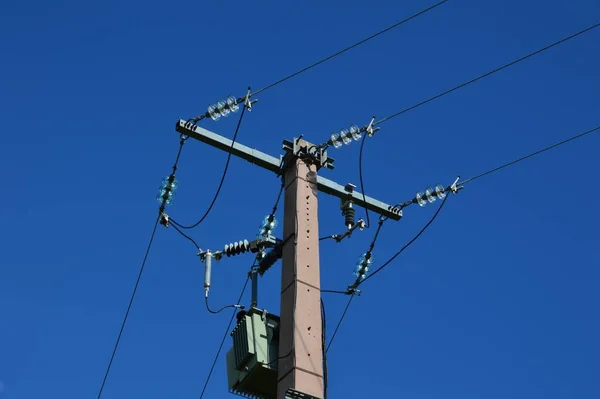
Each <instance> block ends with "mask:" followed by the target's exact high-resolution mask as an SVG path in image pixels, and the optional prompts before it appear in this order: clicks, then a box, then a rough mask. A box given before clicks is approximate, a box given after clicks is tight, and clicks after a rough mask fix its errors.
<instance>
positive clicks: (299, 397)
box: [285, 388, 321, 399]
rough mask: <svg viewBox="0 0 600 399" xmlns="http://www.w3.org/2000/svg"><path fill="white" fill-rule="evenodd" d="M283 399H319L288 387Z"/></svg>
mask: <svg viewBox="0 0 600 399" xmlns="http://www.w3.org/2000/svg"><path fill="white" fill-rule="evenodd" d="M285 399H321V398H318V397H316V396H312V395H309V394H307V393H303V392H300V391H296V390H295V389H292V388H290V389H288V390H287V391H286V392H285Z"/></svg>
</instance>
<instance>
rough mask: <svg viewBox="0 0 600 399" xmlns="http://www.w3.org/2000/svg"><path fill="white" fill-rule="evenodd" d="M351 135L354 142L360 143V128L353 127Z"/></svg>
mask: <svg viewBox="0 0 600 399" xmlns="http://www.w3.org/2000/svg"><path fill="white" fill-rule="evenodd" d="M350 135H351V136H352V138H353V139H354V140H356V141H358V140H360V138H361V136H362V132H361V131H360V128H359V127H358V126H356V125H352V126H350Z"/></svg>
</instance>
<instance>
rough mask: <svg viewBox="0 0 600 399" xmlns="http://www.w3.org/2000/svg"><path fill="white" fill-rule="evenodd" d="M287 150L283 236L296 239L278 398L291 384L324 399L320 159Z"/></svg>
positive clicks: (287, 265)
mask: <svg viewBox="0 0 600 399" xmlns="http://www.w3.org/2000/svg"><path fill="white" fill-rule="evenodd" d="M296 144H297V145H298V146H299V147H300V148H308V147H309V146H310V145H311V144H309V143H307V142H305V141H303V140H301V141H298V142H297V143H296ZM287 155H288V160H287V161H286V162H285V166H286V169H285V171H284V176H285V179H284V181H285V187H286V189H285V205H284V225H283V236H284V237H294V239H293V240H288V241H287V244H286V246H285V247H284V248H283V258H282V270H281V315H280V317H281V327H280V336H279V357H280V359H281V360H279V365H278V369H277V370H278V378H277V398H278V399H284V398H285V393H286V392H287V390H288V389H290V388H293V389H295V390H298V391H300V392H302V393H304V394H308V395H311V396H314V397H316V398H323V396H324V395H323V391H324V381H323V353H322V342H323V340H322V335H321V334H322V328H321V327H322V326H321V280H320V270H319V216H318V199H317V164H316V163H315V162H311V161H310V160H308V159H302V158H299V157H297V156H294V154H293V153H288V154H287ZM288 354H289V356H287V357H285V356H286V355H288Z"/></svg>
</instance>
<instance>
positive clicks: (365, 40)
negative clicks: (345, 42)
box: [250, 0, 448, 97]
mask: <svg viewBox="0 0 600 399" xmlns="http://www.w3.org/2000/svg"><path fill="white" fill-rule="evenodd" d="M447 1H448V0H443V1H440V2H439V3H436V4H434V5H432V6H430V7H427V8H426V9H424V10H422V11H419V12H418V13H416V14H414V15H411V16H410V17H408V18H405V19H403V20H402V21H399V22H396V23H395V24H393V25H391V26H388V27H387V28H385V29H383V30H380V31H379V32H377V33H374V34H372V35H371V36H369V37H367V38H365V39H362V40H360V41H358V42H356V43H354V44H352V45H350V46H348V47H346V48H344V49H342V50H340V51H337V52H335V53H333V54H332V55H330V56H328V57H325V58H323V59H322V60H320V61H317V62H315V63H314V64H311V65H309V66H307V67H305V68H302V69H300V70H299V71H296V72H294V73H292V74H290V75H287V76H286V77H284V78H281V79H279V80H277V81H275V82H273V83H271V84H269V85H267V86H265V87H263V88H262V89H259V90H257V91H255V92H253V93H252V94H250V97H252V96H255V95H257V94H259V93H262V92H263V91H266V90H269V89H270V88H272V87H275V86H277V85H278V84H281V83H283V82H285V81H286V80H288V79H291V78H293V77H295V76H298V75H300V74H301V73H304V72H306V71H308V70H309V69H312V68H314V67H316V66H318V65H321V64H323V63H324V62H327V61H329V60H330V59H332V58H335V57H337V56H338V55H341V54H343V53H345V52H346V51H349V50H352V49H353V48H355V47H358V46H360V45H361V44H364V43H366V42H368V41H369V40H371V39H374V38H376V37H377V36H380V35H382V34H384V33H386V32H388V31H390V30H392V29H394V28H397V27H398V26H400V25H402V24H404V23H406V22H409V21H410V20H412V19H414V18H416V17H418V16H420V15H422V14H425V13H426V12H428V11H431V10H433V9H434V8H436V7H438V6H441V5H442V4H444V3H446V2H447Z"/></svg>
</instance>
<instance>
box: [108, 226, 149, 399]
mask: <svg viewBox="0 0 600 399" xmlns="http://www.w3.org/2000/svg"><path fill="white" fill-rule="evenodd" d="M159 220H160V215H159V216H158V217H157V218H156V222H155V223H154V228H153V229H152V234H151V235H150V241H149V242H148V247H147V248H146V253H145V254H144V260H143V261H142V265H141V267H140V271H139V272H138V276H137V279H136V281H135V285H134V286H133V292H132V293H131V298H129V304H128V305H127V311H126V312H125V317H124V318H123V322H122V323H121V328H120V329H119V334H118V335H117V340H116V342H115V345H114V347H113V350H112V354H111V356H110V360H109V362H108V367H106V372H105V373H104V378H103V379H102V385H101V386H100V391H99V392H98V396H97V398H98V399H100V397H101V396H102V392H103V391H104V385H105V384H106V380H107V378H108V374H109V373H110V368H111V366H112V363H113V360H114V359H115V355H116V353H117V349H118V347H119V342H121V336H122V335H123V330H124V329H125V324H126V323H127V318H128V317H129V311H130V310H131V305H133V300H134V298H135V294H136V293H137V289H138V286H139V284H140V279H141V278H142V274H143V272H144V267H145V266H146V260H147V259H148V254H149V253H150V248H151V247H152V243H153V242H154V236H155V234H156V228H157V227H158V222H159Z"/></svg>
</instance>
